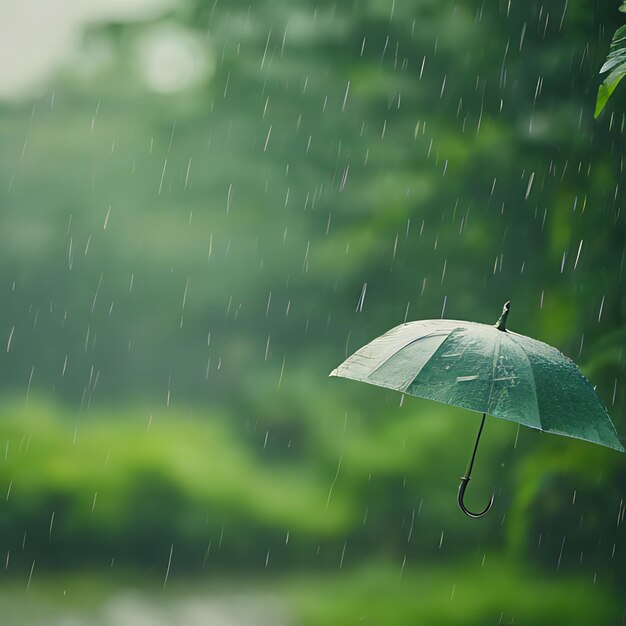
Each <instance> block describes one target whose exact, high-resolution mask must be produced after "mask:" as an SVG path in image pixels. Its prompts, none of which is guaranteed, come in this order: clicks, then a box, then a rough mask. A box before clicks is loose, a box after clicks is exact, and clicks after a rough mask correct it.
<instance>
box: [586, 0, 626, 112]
mask: <svg viewBox="0 0 626 626" xmlns="http://www.w3.org/2000/svg"><path fill="white" fill-rule="evenodd" d="M620 11H623V12H626V0H625V1H624V2H623V3H622V5H621V6H620ZM605 72H610V74H609V75H608V76H607V77H606V78H605V79H604V81H603V82H602V84H601V85H600V87H599V88H598V95H597V97H596V110H595V113H594V117H595V118H597V117H598V116H599V115H600V113H602V110H603V109H604V107H605V106H606V103H607V101H608V99H609V98H610V97H611V94H612V93H613V91H615V88H616V87H617V85H618V84H619V82H620V81H621V80H622V78H624V75H626V25H625V26H622V27H620V28H618V29H617V30H616V31H615V34H614V35H613V40H612V41H611V47H610V48H609V54H608V56H607V57H606V61H605V62H604V65H603V66H602V67H601V68H600V74H604V73H605Z"/></svg>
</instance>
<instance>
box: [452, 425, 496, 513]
mask: <svg viewBox="0 0 626 626" xmlns="http://www.w3.org/2000/svg"><path fill="white" fill-rule="evenodd" d="M486 416H487V414H486V413H483V419H482V421H481V422H480V428H479V429H478V436H477V437H476V443H475V444H474V451H473V452H472V458H471V459H470V462H469V465H468V466H467V471H466V472H465V476H462V477H461V484H460V485H459V495H458V498H457V501H458V503H459V506H460V507H461V511H463V513H465V515H467V516H468V517H473V518H478V517H482V516H483V515H485V514H486V513H487V512H488V511H489V509H490V508H491V507H492V506H493V499H494V494H491V499H490V500H489V504H487V506H486V507H485V508H484V509H483V510H482V511H481V512H480V513H472V511H470V510H469V509H468V508H467V507H466V506H465V503H464V501H463V500H464V498H465V490H466V489H467V483H468V482H469V481H470V477H471V475H472V468H473V467H474V459H475V457H476V450H478V442H479V441H480V435H481V434H482V432H483V426H484V425H485V417H486Z"/></svg>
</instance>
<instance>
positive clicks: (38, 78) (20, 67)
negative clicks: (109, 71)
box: [0, 0, 172, 99]
mask: <svg viewBox="0 0 626 626" xmlns="http://www.w3.org/2000/svg"><path fill="white" fill-rule="evenodd" d="M171 4H172V0H0V59H2V61H1V62H0V98H2V99H6V98H16V97H20V96H28V95H32V94H36V93H37V88H38V87H40V86H41V85H42V83H43V82H44V81H45V79H46V78H47V77H48V76H49V75H50V73H51V72H52V71H53V70H54V69H55V68H57V67H58V66H59V65H60V64H61V63H62V62H63V61H64V59H67V58H68V56H70V55H71V53H72V52H73V51H74V50H75V49H76V46H77V44H78V42H79V41H80V32H81V28H82V27H83V26H84V25H85V24H88V23H91V22H98V21H108V20H111V19H115V20H129V21H130V20H136V19H141V18H145V17H147V16H149V15H150V14H151V13H155V12H160V11H162V10H163V8H164V7H166V6H170V5H171Z"/></svg>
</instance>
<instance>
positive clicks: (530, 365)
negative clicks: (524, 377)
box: [507, 333, 547, 432]
mask: <svg viewBox="0 0 626 626" xmlns="http://www.w3.org/2000/svg"><path fill="white" fill-rule="evenodd" d="M507 334H508V336H509V337H510V339H511V341H512V342H513V343H514V344H515V345H516V346H517V347H518V348H519V349H520V350H521V352H522V354H523V355H524V358H525V359H526V363H528V367H529V368H530V373H531V374H532V376H531V378H530V382H531V383H532V385H533V395H534V396H535V406H536V407H537V420H538V421H539V430H541V431H543V430H544V428H543V423H542V421H541V413H540V412H539V397H538V396H537V386H536V385H535V370H534V369H533V366H532V363H531V362H530V359H529V358H528V354H527V353H526V350H524V346H523V345H522V344H521V343H520V342H519V341H517V340H516V339H515V336H514V335H513V334H509V333H507ZM544 432H547V431H544Z"/></svg>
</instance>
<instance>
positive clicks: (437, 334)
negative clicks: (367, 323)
mask: <svg viewBox="0 0 626 626" xmlns="http://www.w3.org/2000/svg"><path fill="white" fill-rule="evenodd" d="M458 328H462V327H461V326H459V327H458ZM455 330H457V329H456V328H453V329H452V330H451V331H450V332H449V333H446V332H444V331H441V330H439V331H433V332H432V333H428V334H427V335H422V336H421V337H417V338H416V339H411V341H409V342H408V343H406V344H404V345H403V346H402V347H401V348H398V350H396V351H395V352H394V353H393V354H391V355H390V356H388V357H387V358H386V359H385V360H384V361H383V362H382V363H379V364H378V365H377V366H376V367H375V368H374V369H373V370H372V371H371V372H370V373H369V374H368V377H369V376H371V375H372V374H375V373H376V372H377V371H378V370H379V369H380V368H381V367H382V366H383V365H385V364H386V363H388V362H389V361H391V359H393V358H394V357H395V356H397V355H398V354H399V353H400V352H402V350H405V349H406V348H408V347H409V346H412V345H413V344H414V343H417V342H418V341H421V340H422V339H429V338H430V337H437V336H439V335H446V334H447V337H446V338H445V339H444V340H443V341H442V342H441V344H440V345H439V346H438V347H437V350H439V348H440V347H441V345H443V343H445V341H446V339H447V338H448V337H449V336H450V334H451V333H453V332H454V331H455ZM437 350H435V352H436V351H437ZM435 352H433V354H435ZM431 358H432V355H431ZM418 374H419V372H418Z"/></svg>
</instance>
